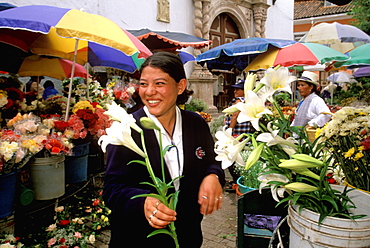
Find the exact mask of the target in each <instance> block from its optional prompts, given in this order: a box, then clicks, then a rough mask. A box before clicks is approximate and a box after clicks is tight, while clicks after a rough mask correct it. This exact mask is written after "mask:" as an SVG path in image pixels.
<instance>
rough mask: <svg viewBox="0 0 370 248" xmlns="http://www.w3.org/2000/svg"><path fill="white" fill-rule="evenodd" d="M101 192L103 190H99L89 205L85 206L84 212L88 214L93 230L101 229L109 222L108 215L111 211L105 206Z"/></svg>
mask: <svg viewBox="0 0 370 248" xmlns="http://www.w3.org/2000/svg"><path fill="white" fill-rule="evenodd" d="M102 193H103V191H100V193H99V195H98V197H97V198H95V199H92V200H91V205H89V206H87V207H86V208H85V212H86V213H89V214H90V217H91V222H92V224H91V228H92V229H93V230H101V229H102V228H104V227H107V226H109V224H110V223H109V215H110V214H111V212H112V211H111V210H110V209H109V208H107V207H106V206H105V204H104V201H103V198H102Z"/></svg>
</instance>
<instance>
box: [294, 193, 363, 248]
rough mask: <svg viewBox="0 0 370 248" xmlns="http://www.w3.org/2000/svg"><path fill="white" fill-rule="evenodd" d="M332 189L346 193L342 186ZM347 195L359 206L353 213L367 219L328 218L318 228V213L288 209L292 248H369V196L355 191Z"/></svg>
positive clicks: (296, 208) (295, 207)
mask: <svg viewBox="0 0 370 248" xmlns="http://www.w3.org/2000/svg"><path fill="white" fill-rule="evenodd" d="M333 188H335V189H338V190H343V186H333ZM348 196H349V197H350V199H351V200H352V201H353V202H354V204H355V206H356V208H355V209H352V210H351V212H352V213H353V214H356V215H357V214H365V215H367V216H366V217H363V218H361V219H357V220H355V221H353V220H350V219H343V218H335V217H326V218H325V219H324V221H323V222H322V224H321V225H320V226H319V225H318V220H319V214H317V213H315V212H312V211H310V210H307V209H303V210H302V211H301V212H300V213H299V212H298V207H297V206H289V208H288V220H287V221H288V225H289V226H290V241H289V243H290V247H292V248H293V247H300V248H306V247H309V248H312V247H313V248H319V247H369V244H370V209H369V207H368V206H369V204H370V194H367V193H365V192H362V191H359V190H353V191H351V192H349V193H348Z"/></svg>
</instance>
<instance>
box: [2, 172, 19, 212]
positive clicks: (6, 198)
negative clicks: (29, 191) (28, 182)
mask: <svg viewBox="0 0 370 248" xmlns="http://www.w3.org/2000/svg"><path fill="white" fill-rule="evenodd" d="M16 182H17V173H15V172H12V173H9V174H6V175H1V176H0V219H2V218H5V217H7V216H9V215H11V214H12V213H13V205H14V199H15V189H16Z"/></svg>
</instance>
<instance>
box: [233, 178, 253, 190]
mask: <svg viewBox="0 0 370 248" xmlns="http://www.w3.org/2000/svg"><path fill="white" fill-rule="evenodd" d="M242 179H243V178H242V177H239V178H238V180H236V183H237V184H238V186H239V187H238V191H239V192H240V193H241V194H245V193H247V192H249V191H252V190H255V188H250V187H247V186H245V185H243V184H242V183H241V181H242Z"/></svg>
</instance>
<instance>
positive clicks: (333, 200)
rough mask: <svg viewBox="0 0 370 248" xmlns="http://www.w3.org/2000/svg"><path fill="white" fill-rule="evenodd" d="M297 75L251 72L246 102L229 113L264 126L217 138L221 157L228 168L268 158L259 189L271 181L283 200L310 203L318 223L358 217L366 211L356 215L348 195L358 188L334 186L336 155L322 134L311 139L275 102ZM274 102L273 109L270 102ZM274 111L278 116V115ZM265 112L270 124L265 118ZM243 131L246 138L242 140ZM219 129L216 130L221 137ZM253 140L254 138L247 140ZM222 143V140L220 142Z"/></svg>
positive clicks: (284, 70)
mask: <svg viewBox="0 0 370 248" xmlns="http://www.w3.org/2000/svg"><path fill="white" fill-rule="evenodd" d="M294 80H295V78H294V77H291V76H290V75H289V71H288V68H284V67H277V68H275V69H271V68H270V69H268V70H267V74H266V76H265V77H264V78H263V79H262V80H261V82H260V83H259V84H258V85H257V86H255V81H256V77H255V75H248V76H247V79H246V83H245V89H244V90H245V102H244V103H238V104H236V105H233V106H232V107H229V108H227V109H225V110H224V111H223V112H224V113H233V112H236V111H240V114H239V116H238V119H237V121H238V122H245V121H250V122H251V123H252V125H253V127H254V128H255V129H256V130H257V131H259V132H261V133H260V134H258V135H257V136H256V135H255V134H242V135H240V136H239V137H237V138H234V137H232V136H231V135H227V133H226V132H227V130H224V131H222V132H224V133H225V135H223V136H221V137H223V139H222V142H221V140H220V139H219V141H217V142H216V146H215V151H216V153H217V154H218V155H217V158H216V159H217V160H219V161H222V165H223V168H227V166H228V165H231V164H232V163H233V162H237V163H239V164H241V165H243V166H244V167H245V169H247V170H248V169H250V168H251V167H252V166H254V165H255V164H256V163H257V161H261V162H263V163H265V165H266V167H265V169H264V172H262V175H260V176H259V177H258V179H259V180H260V181H261V184H260V190H261V189H262V188H263V187H266V186H269V187H271V192H272V196H273V198H274V199H275V200H276V201H277V202H278V204H283V203H287V204H289V205H296V206H298V209H300V210H301V209H309V210H312V211H313V212H316V213H318V214H319V215H320V218H319V224H320V223H321V222H322V221H323V220H324V219H325V218H326V217H327V216H336V217H340V218H349V219H357V218H361V217H363V215H352V214H351V212H350V211H349V210H350V209H351V208H355V206H354V203H353V202H352V201H351V199H350V198H349V197H348V192H349V191H351V190H353V189H347V188H345V189H344V190H343V191H339V190H337V189H333V188H332V187H331V185H330V184H329V183H328V179H329V177H328V176H327V175H328V172H330V169H331V168H329V167H330V166H329V165H331V164H332V160H333V156H331V153H330V150H329V149H327V148H326V146H325V143H320V142H318V141H317V140H315V141H314V142H311V141H310V140H309V138H308V134H307V132H306V130H305V128H304V127H294V126H290V117H289V116H288V117H287V116H284V113H283V112H282V110H281V108H280V107H279V106H278V104H277V102H276V94H278V92H279V91H286V92H289V93H292V92H291V88H290V82H292V81H294ZM266 102H268V103H269V104H271V105H272V108H273V110H274V111H271V110H270V109H269V108H268V107H266ZM273 112H277V113H278V117H277V118H276V117H273V116H272V115H273ZM262 117H263V118H265V122H266V123H267V125H265V124H264V123H262V122H261V121H260V119H261V118H262ZM241 136H246V137H247V138H246V139H244V140H243V141H240V140H241ZM219 137H220V135H216V138H219ZM248 141H250V142H249V143H247V142H248ZM220 144H222V145H220ZM245 146H253V151H252V152H251V154H250V155H249V157H248V158H247V160H246V162H244V160H243V159H242V156H241V152H242V151H243V150H244V149H245Z"/></svg>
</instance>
